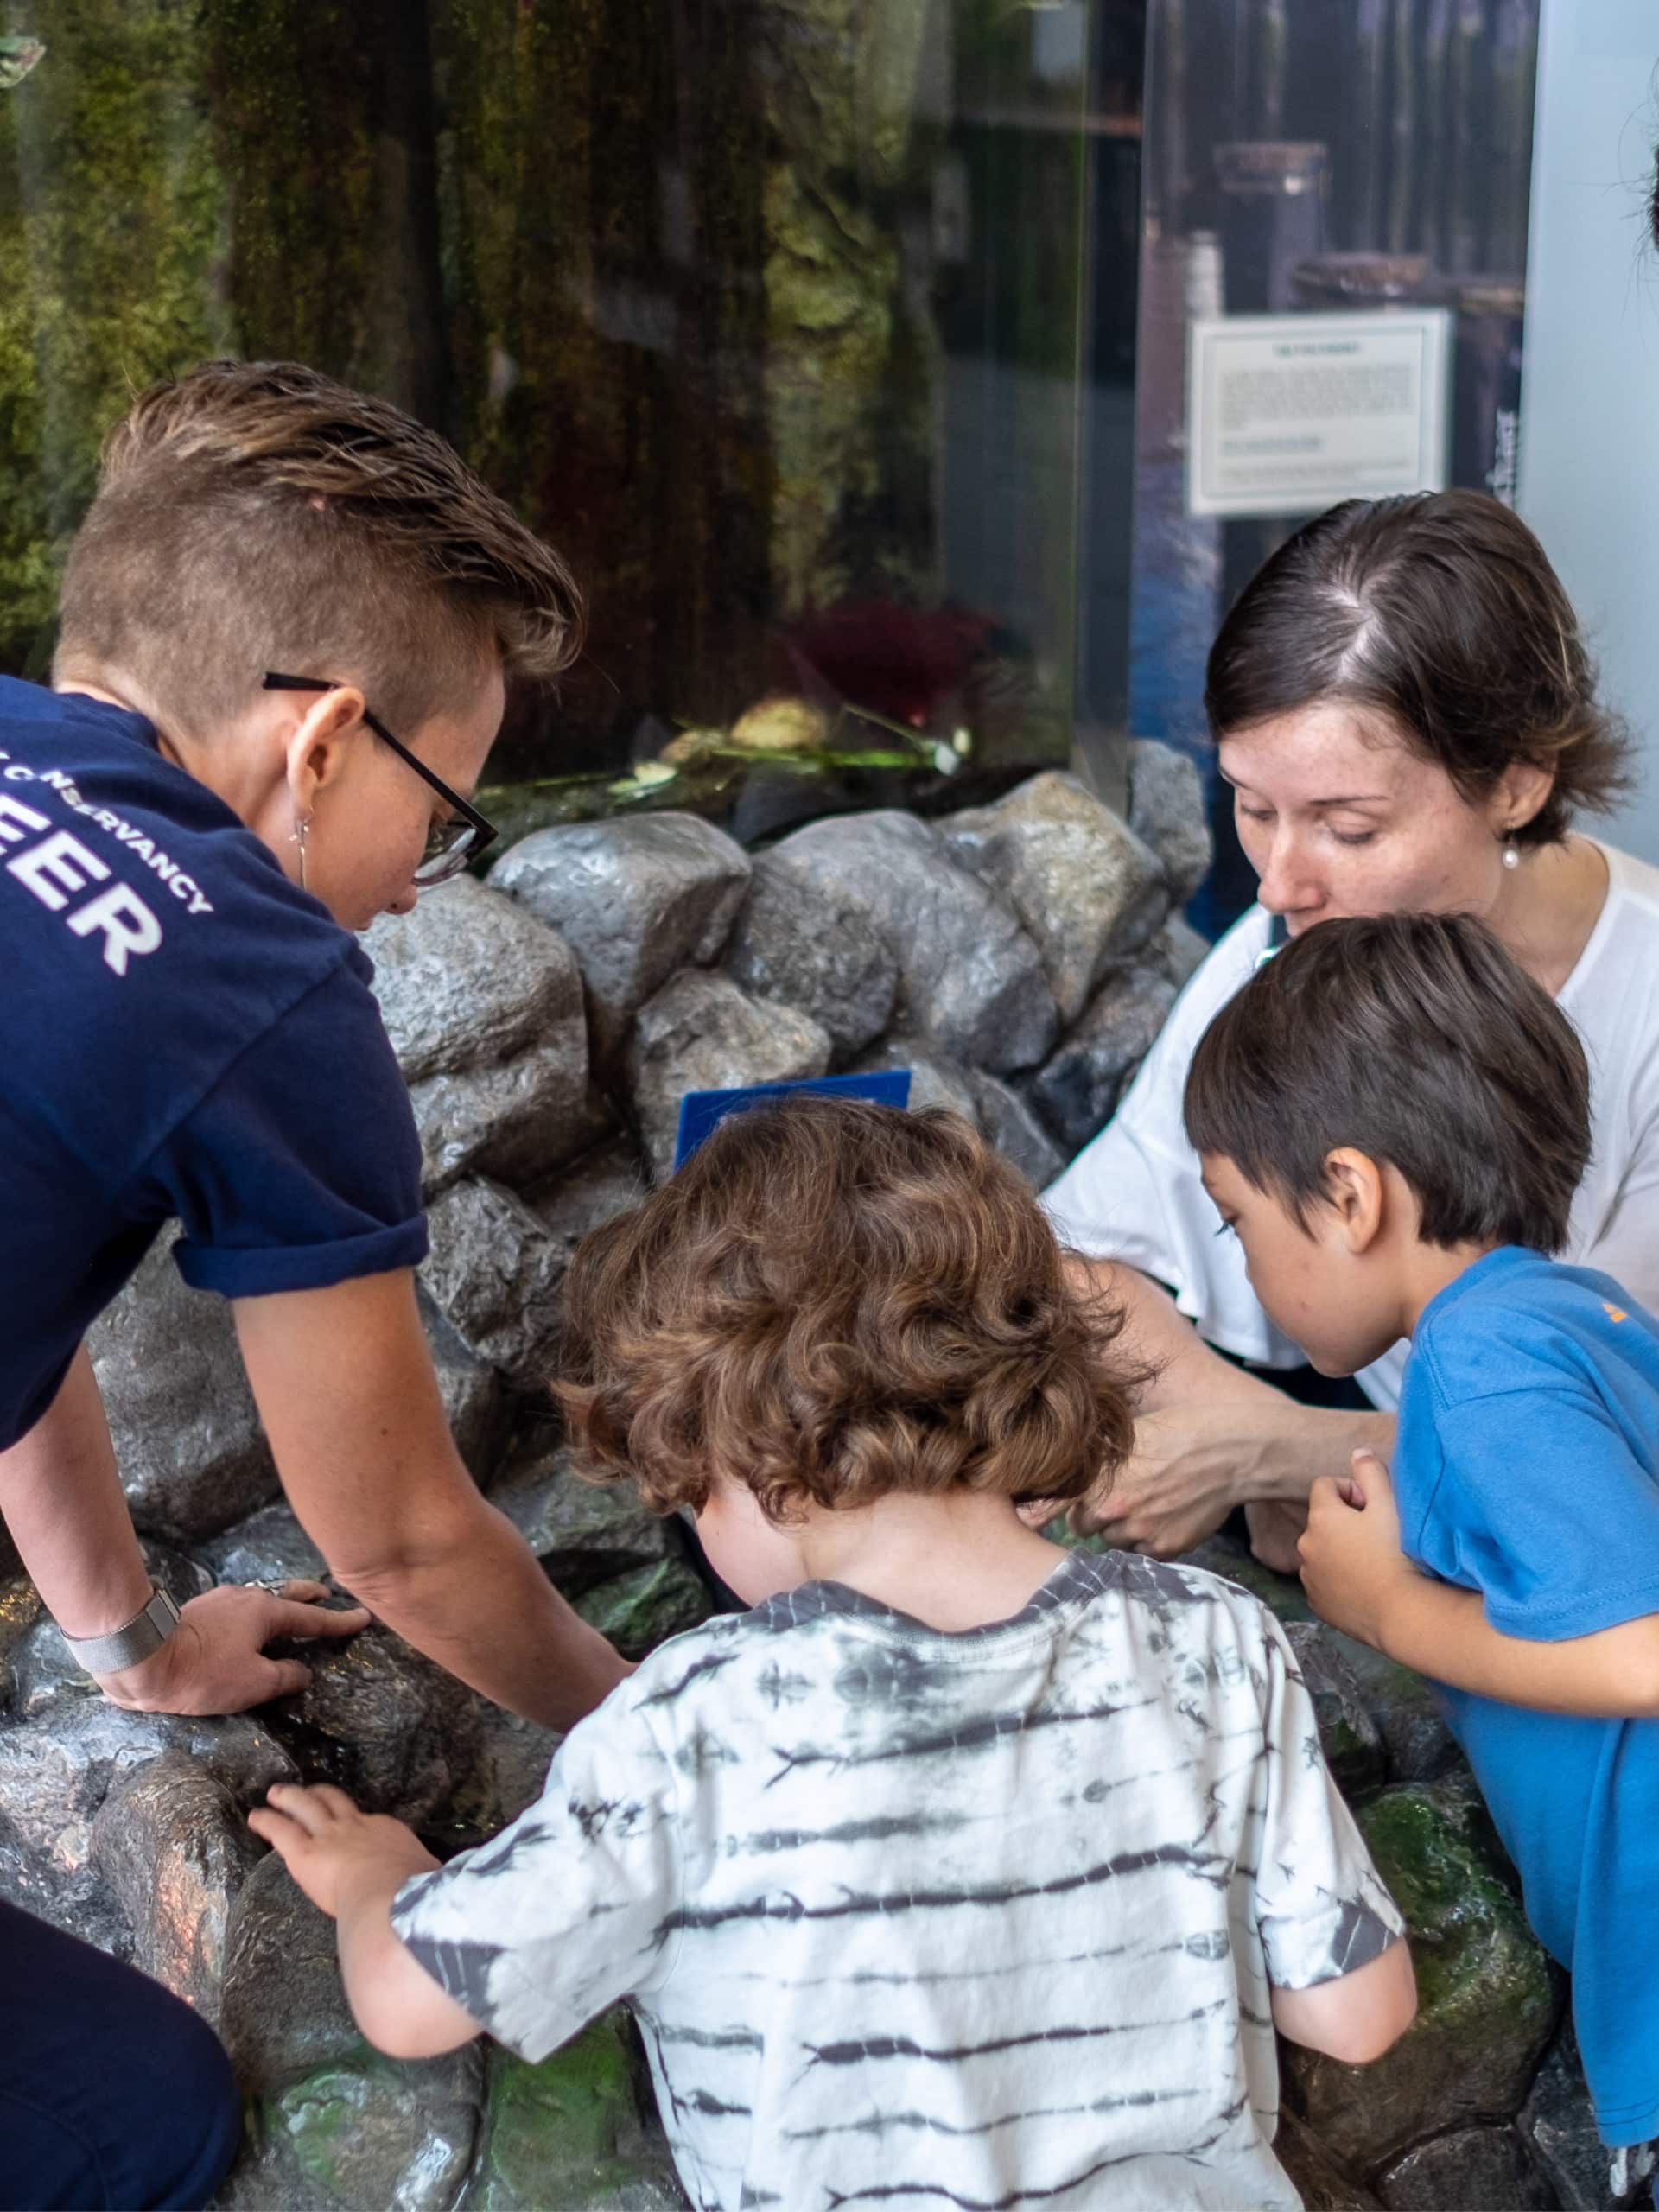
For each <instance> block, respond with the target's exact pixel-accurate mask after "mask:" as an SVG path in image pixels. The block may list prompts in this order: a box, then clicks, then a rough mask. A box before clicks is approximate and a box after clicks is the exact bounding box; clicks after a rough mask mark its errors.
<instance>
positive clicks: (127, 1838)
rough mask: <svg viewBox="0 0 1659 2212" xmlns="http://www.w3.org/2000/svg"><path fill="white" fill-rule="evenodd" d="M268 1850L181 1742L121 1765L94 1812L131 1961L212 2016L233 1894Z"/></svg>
mask: <svg viewBox="0 0 1659 2212" xmlns="http://www.w3.org/2000/svg"><path fill="white" fill-rule="evenodd" d="M263 1852H264V1846H263V1845H262V1844H260V1842H259V1841H258V1840H257V1838H256V1837H255V1836H254V1835H253V1834H252V1833H251V1830H250V1829H249V1827H248V1826H247V1822H246V1821H245V1818H244V1816H243V1814H242V1812H241V1809H240V1808H238V1805H237V1804H236V1802H235V1800H234V1799H233V1798H232V1796H231V1794H230V1792H229V1790H227V1789H225V1787H224V1786H223V1784H222V1783H218V1782H215V1781H214V1780H213V1777H212V1776H211V1775H210V1774H208V1773H207V1771H206V1770H205V1769H204V1768H202V1767H200V1766H198V1765H197V1764H195V1762H194V1760H192V1759H190V1758H187V1757H186V1756H185V1755H184V1754H183V1753H182V1752H181V1751H166V1752H163V1753H162V1757H161V1758H158V1759H152V1760H150V1761H149V1764H146V1765H144V1766H141V1767H137V1768H135V1769H134V1770H133V1771H132V1772H130V1774H126V1775H124V1776H123V1777H121V1779H120V1780H119V1781H118V1782H117V1783H116V1784H115V1786H114V1787H113V1788H112V1789H111V1791H110V1794H109V1796H107V1797H106V1798H105V1800H104V1802H103V1804H102V1806H101V1807H100V1808H99V1813H98V1816H97V1818H96V1819H95V1820H94V1821H93V1822H92V1862H93V1864H94V1866H96V1867H97V1869H98V1871H99V1873H100V1874H101V1875H102V1876H103V1878H104V1879H105V1882H106V1883H107V1884H108V1885H109V1887H110V1889H111V1892H112V1893H113V1895H114V1897H116V1899H117V1901H118V1904H120V1906H121V1909H122V1910H123V1911H124V1913H125V1915H126V1916H127V1920H128V1923H129V1924H130V1927H131V1929H132V1932H133V1938H134V1941H133V1951H132V1962H133V1964H134V1965H135V1966H137V1967H142V1968H143V1971H144V1972H145V1973H146V1974H150V1975H152V1976H153V1977H154V1978H155V1979H156V1980H157V1981H159V1982H161V1983H162V1984H163V1985H164V1986H166V1987H167V1988H168V1989H170V1990H171V1991H172V1992H173V1993H174V1995H175V1997H181V1998H183V1999H184V2000H185V2002H186V2003H187V2004H188V2005H191V2006H193V2007H194V2010H195V2011H196V2012H200V2015H201V2017H202V2018H203V2019H205V2020H207V2021H208V2022H209V2023H212V2022H214V2021H216V2020H217V2019H218V2018H219V1991H220V1986H221V1984H222V1982H223V1980H224V1973H225V1933H226V1923H227V1922H228V1920H229V1917H230V1910H231V1904H232V1899H233V1898H234V1897H235V1896H236V1893H237V1891H238V1890H239V1889H240V1888H241V1886H242V1885H243V1883H244V1882H245V1880H246V1879H247V1877H248V1874H249V1872H250V1870H251V1868H252V1867H253V1866H255V1865H256V1864H257V1861H258V1859H260V1857H261V1856H262V1854H263Z"/></svg>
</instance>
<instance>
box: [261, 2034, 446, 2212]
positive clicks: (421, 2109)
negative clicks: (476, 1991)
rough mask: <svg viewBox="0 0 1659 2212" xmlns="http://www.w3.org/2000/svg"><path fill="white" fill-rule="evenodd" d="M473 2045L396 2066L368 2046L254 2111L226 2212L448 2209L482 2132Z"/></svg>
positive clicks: (419, 2211) (413, 2211) (443, 2211)
mask: <svg viewBox="0 0 1659 2212" xmlns="http://www.w3.org/2000/svg"><path fill="white" fill-rule="evenodd" d="M483 2082H484V2059H483V2054H482V2051H481V2050H480V2048H479V2047H478V2046H477V2045H475V2044H474V2045H469V2046H468V2047H467V2049H466V2050H461V2051H456V2052H454V2053H453V2054H452V2055H451V2056H449V2057H447V2058H434V2059H425V2060H422V2061H421V2062H419V2063H416V2064H413V2065H404V2064H401V2063H398V2061H397V2060H396V2059H391V2058H385V2057H383V2056H381V2055H380V2053H379V2052H378V2051H375V2050H370V2049H369V2047H368V2045H367V2044H359V2046H358V2047H357V2049H356V2050H353V2051H352V2052H349V2053H347V2054H346V2056H343V2057H341V2058H340V2059H339V2060H337V2061H335V2062H334V2063H332V2064H330V2065H327V2066H323V2067H320V2068H318V2069H317V2070H316V2071H315V2073H311V2074H308V2075H305V2076H304V2077H303V2078H302V2080H300V2081H297V2082H292V2083H291V2084H290V2085H289V2087H288V2088H285V2089H284V2090H283V2091H282V2093H281V2094H280V2095H277V2096H274V2097H269V2098H265V2099H263V2100H260V2101H257V2102H256V2103H254V2104H252V2105H251V2106H250V2107H249V2109H248V2113H247V2143H246V2147H245V2150H244V2152H243V2155H242V2158H241V2159H240V2160H239V2161H238V2164H237V2167H236V2170H235V2171H234V2173H233V2174H232V2177H231V2180H230V2182H229V2183H228V2184H227V2185H226V2188H225V2190H223V2192H222V2193H221V2195H220V2196H219V2200H218V2201H219V2204H220V2206H221V2207H222V2208H223V2212H335V2208H339V2209H340V2212H385V2208H386V2207H387V2206H388V2205H396V2206H397V2208H398V2212H453V2208H454V2205H455V2204H456V2202H458V2200H459V2198H460V2196H461V2190H462V2188H463V2186H464V2185H465V2183H466V2179H467V2170H468V2168H469V2166H470V2165H471V2163H472V2158H473V2152H474V2146H475V2145H476V2143H477V2139H478V2133H479V2116H480V2101H481V2097H482V2093H483Z"/></svg>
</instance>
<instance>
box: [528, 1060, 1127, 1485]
mask: <svg viewBox="0 0 1659 2212" xmlns="http://www.w3.org/2000/svg"><path fill="white" fill-rule="evenodd" d="M565 1315H566V1319H565V1366H566V1376H565V1379H564V1380H563V1382H562V1383H560V1384H559V1385H558V1386H557V1389H558V1395H559V1396H560V1398H561V1400H562V1401H563V1405H564V1408H565V1411H566V1414H567V1417H568V1420H569V1432H570V1440H571V1444H572V1447H573V1465H575V1469H576V1471H578V1472H580V1473H582V1474H585V1475H587V1476H588V1478H590V1479H598V1480H613V1479H618V1478H624V1477H626V1478H632V1480H634V1481H635V1482H637V1483H638V1484H639V1488H640V1491H641V1492H642V1494H643V1496H644V1497H645V1501H646V1503H648V1504H650V1505H651V1506H652V1507H653V1508H654V1509H655V1510H658V1511H659V1512H669V1511H671V1510H674V1509H675V1508H676V1507H677V1506H681V1505H689V1506H691V1507H693V1508H694V1509H695V1508H696V1507H699V1506H701V1505H702V1503H704V1501H705V1500H706V1498H707V1497H708V1496H709V1488H710V1484H711V1482H712V1479H713V1478H714V1477H715V1474H716V1473H718V1474H721V1475H724V1476H727V1477H730V1478H735V1479H736V1480H738V1481H740V1482H742V1483H745V1484H747V1485H748V1487H749V1489H750V1490H752V1491H753V1493H754V1495H755V1497H757V1498H758V1499H759V1501H760V1505H761V1507H762V1509H763V1510H764V1511H765V1512H766V1514H767V1516H769V1517H771V1518H772V1519H773V1520H787V1519H788V1518H789V1517H790V1516H791V1514H792V1513H794V1512H796V1511H798V1509H799V1508H800V1507H801V1506H802V1505H803V1504H804V1503H809V1502H810V1503H813V1504H817V1505H820V1506H842V1505H846V1506H857V1505H866V1504H868V1503H871V1502H872V1501H873V1500H874V1499H875V1498H877V1497H882V1496H883V1495H885V1494H886V1493H887V1492H889V1491H926V1492H935V1493H936V1492H938V1491H945V1490H951V1489H963V1490H971V1491H987V1492H991V1493H994V1494H997V1495H1001V1496H1004V1497H1010V1498H1014V1499H1029V1498H1055V1499H1069V1498H1075V1497H1081V1496H1082V1495H1083V1494H1084V1492H1085V1491H1088V1490H1090V1488H1091V1487H1092V1486H1093V1485H1094V1484H1096V1482H1098V1481H1099V1480H1100V1478H1101V1477H1102V1476H1103V1474H1106V1473H1109V1471H1111V1469H1112V1468H1113V1467H1114V1466H1116V1464H1117V1463H1118V1461H1120V1460H1121V1459H1122V1458H1123V1456H1124V1454H1125V1453H1126V1452H1128V1448H1129V1443H1130V1440H1131V1436H1132V1434H1133V1427H1134V1414H1133V1410H1132V1403H1131V1401H1132V1395H1133V1392H1134V1390H1135V1388H1136V1387H1137V1386H1138V1385H1139V1384H1140V1383H1141V1382H1143V1381H1145V1380H1146V1379H1147V1377H1146V1373H1145V1370H1136V1369H1135V1368H1133V1367H1132V1365H1131V1363H1129V1362H1128V1360H1125V1359H1122V1358H1120V1357H1116V1356H1114V1354H1113V1353H1112V1351H1111V1346H1112V1344H1113V1340H1114V1339H1115V1338H1116V1336H1117V1334H1118V1332H1119V1331H1120V1329H1121V1328H1122V1313H1121V1312H1120V1311H1119V1309H1117V1308H1116V1307H1115V1306H1109V1305H1107V1304H1105V1303H1104V1302H1103V1301H1097V1300H1091V1299H1090V1298H1089V1297H1088V1296H1087V1295H1086V1294H1084V1292H1083V1290H1082V1289H1081V1288H1080V1287H1077V1284H1076V1283H1075V1282H1074V1281H1072V1280H1071V1278H1070V1276H1069V1275H1068V1274H1067V1273H1066V1271H1065V1264H1064V1260H1063V1255H1062V1254H1061V1251H1060V1249H1059V1246H1058V1244H1057V1243H1056V1242H1055V1238H1054V1233H1053V1231H1052V1229H1051V1228H1050V1227H1049V1225H1048V1223H1047V1221H1046V1218H1045V1217H1044V1215H1043V1212H1042V1210H1041V1208H1040V1207H1039V1205H1038V1204H1037V1202H1036V1200H1035V1198H1033V1196H1032V1193H1031V1192H1030V1190H1029V1189H1028V1188H1027V1185H1026V1184H1025V1183H1024V1182H1023V1181H1022V1180H1021V1179H1020V1176H1019V1175H1018V1174H1017V1173H1015V1172H1014V1169H1013V1168H1012V1167H1011V1166H1009V1165H1008V1163H1007V1161H1006V1160H1002V1159H1001V1158H999V1157H998V1155H997V1154H995V1152H993V1151H992V1150H991V1148H990V1147H989V1146H988V1145H987V1144H985V1143H984V1142H983V1141H982V1140H981V1139H980V1138H979V1137H978V1136H977V1135H976V1134H975V1133H974V1132H973V1130H972V1129H970V1128H969V1126H968V1124H967V1123H966V1122H963V1121H962V1120H961V1119H960V1118H959V1117H958V1116H956V1115H954V1114H949V1113H945V1112H944V1111H942V1110H938V1109H933V1110H929V1111H927V1112H923V1113H915V1114H905V1113H899V1112H895V1111H894V1110H893V1109H892V1108H889V1107H882V1106H873V1105H868V1104H866V1103H863V1102H861V1101H859V1100H854V1099H846V1098H835V1097H825V1096H813V1095H800V1094H798V1095H797V1096H793V1097H790V1098H786V1099H785V1100H783V1101H782V1102H780V1103H777V1104H774V1105H768V1106H764V1107H758V1108H753V1109H749V1110H747V1111H746V1112H742V1113H739V1114H735V1115H734V1116H730V1117H729V1118H728V1120H726V1121H725V1122H722V1123H721V1125H720V1127H719V1128H716V1129H715V1132H714V1134H713V1135H711V1136H710V1137H709V1139H708V1140H707V1141H706V1142H705V1143H704V1144H703V1145H702V1146H701V1147H699V1149H698V1150H697V1151H696V1153H695V1154H693V1155H692V1157H691V1158H690V1160H688V1161H687V1163H686V1164H685V1166H683V1167H682V1168H681V1169H680V1171H679V1173H677V1175H675V1176H674V1177H673V1178H672V1179H671V1181H669V1182H667V1183H665V1184H664V1185H662V1187H661V1188H660V1189H658V1190H656V1191H654V1192H652V1194H651V1195H650V1197H648V1198H646V1199H645V1201H644V1202H643V1203H642V1204H641V1205H639V1206H637V1207H635V1208H634V1209H633V1210H632V1212H629V1213H626V1214H624V1215H622V1216H620V1217H619V1218H618V1219H616V1220H614V1221H612V1222H609V1223H607V1224H606V1225H605V1226H604V1227H603V1228H601V1229H599V1230H595V1231H594V1234H593V1235H592V1236H589V1237H588V1238H587V1239H586V1240H585V1241H584V1242H583V1243H582V1246H581V1247H580V1249H578V1251H577V1253H576V1255H575V1259H574V1260H573V1262H572V1263H571V1267H570V1273H569V1277H568V1279H567V1281H566V1286H565Z"/></svg>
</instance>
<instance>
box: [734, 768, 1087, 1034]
mask: <svg viewBox="0 0 1659 2212" xmlns="http://www.w3.org/2000/svg"><path fill="white" fill-rule="evenodd" d="M776 850H777V852H778V853H779V855H782V856H783V857H784V858H785V860H787V861H789V863H790V865H791V868H800V869H804V870H805V871H806V872H807V873H808V874H810V875H812V876H813V877H815V878H816V879H817V881H818V882H820V883H821V884H822V885H823V887H824V890H825V893H826V894H827V895H835V896H837V897H840V898H842V899H845V900H846V901H847V902H848V903H849V904H850V905H855V906H858V907H859V908H861V910H862V912H864V913H865V915H866V916H867V917H868V919H869V921H870V922H871V924H872V925H873V926H874V929H875V931H876V932H877V934H878V935H879V936H880V937H881V938H883V939H884V941H885V942H886V943H887V944H888V945H889V946H890V947H891V948H892V950H893V953H894V955H895V956H896V957H897V959H898V962H899V999H898V1011H899V1017H900V1020H901V1022H902V1023H903V1025H904V1026H906V1027H909V1028H912V1029H916V1030H920V1031H921V1032H922V1033H925V1035H926V1036H927V1037H929V1038H930V1039H931V1040H932V1042H933V1043H934V1044H935V1045H936V1046H938V1048H939V1049H940V1050H941V1051H943V1052H946V1053H948V1054H950V1056H951V1057H952V1058H957V1059H960V1060H964V1061H966V1062H968V1063H969V1065H972V1066H974V1067H981V1068H990V1069H993V1070H994V1071H995V1072H996V1073H998V1074H1007V1072H1008V1071H1010V1070H1011V1069H1015V1068H1027V1067H1032V1066H1034V1065H1036V1063H1037V1062H1038V1061H1039V1060H1040V1059H1042V1058H1044V1056H1045V1055H1046V1052H1048V1050H1049V1047H1050V1046H1051V1044H1052V1041H1053V1037H1054V1033H1055V1029H1056V1027H1057V1020H1058V1017H1057V1016H1056V1014H1055V1011H1054V1002H1053V1000H1052V997H1051V996H1050V994H1049V990H1048V985H1047V980H1046V976H1045V974H1044V969H1043V963H1042V958H1041V956H1040V955H1039V952H1038V950H1037V947H1036V945H1035V944H1033V941H1032V939H1031V938H1029V937H1028V936H1027V933H1026V932H1025V931H1024V930H1023V929H1021V928H1020V925H1019V923H1018V921H1017V920H1016V919H1015V918H1014V913H1013V912H1012V910H1011V909H1010V908H1009V907H1008V906H1007V903H1006V901H1004V900H1003V899H1001V898H1000V897H999V896H997V894H996V893H994V892H992V891H990V890H989V889H988V887H986V885H985V884H983V883H982V881H981V880H980V879H979V878H978V877H977V876H976V875H975V874H972V873H971V872H970V871H969V869H967V868H963V866H961V864H960V863H959V862H958V861H957V860H956V859H955V858H954V857H953V856H952V855H951V853H950V850H949V849H948V848H947V846H946V844H945V841H944V838H943V837H942V836H940V835H939V833H938V831H937V830H935V829H931V828H930V827H929V826H928V824H927V823H923V822H918V821H917V820H916V818H915V817H914V816H913V815H909V814H900V813H898V812H895V811H886V812H880V813H875V814H860V815H852V816H846V817H841V818H838V819H836V820H832V821H823V822H811V823H808V824H807V825H806V827H805V828H804V829H797V830H796V831H795V832H794V833H793V834H792V836H788V837H785V839H784V840H783V842H782V843H781V844H779V846H778V847H777V848H776Z"/></svg>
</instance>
